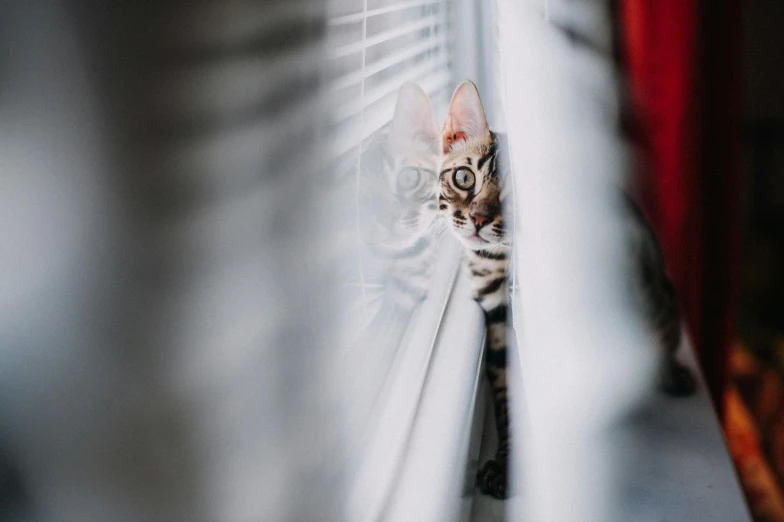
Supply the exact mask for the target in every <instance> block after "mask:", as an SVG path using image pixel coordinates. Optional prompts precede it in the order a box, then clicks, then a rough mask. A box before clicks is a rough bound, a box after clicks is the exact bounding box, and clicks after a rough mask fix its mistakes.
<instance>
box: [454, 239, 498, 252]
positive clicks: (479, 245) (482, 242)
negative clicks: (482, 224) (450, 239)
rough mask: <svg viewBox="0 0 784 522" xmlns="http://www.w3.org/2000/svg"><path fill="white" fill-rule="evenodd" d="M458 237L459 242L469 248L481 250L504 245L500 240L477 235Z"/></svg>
mask: <svg viewBox="0 0 784 522" xmlns="http://www.w3.org/2000/svg"><path fill="white" fill-rule="evenodd" d="M458 239H459V240H460V242H461V243H463V244H464V245H465V246H466V247H468V248H470V249H471V250H483V249H486V248H496V247H501V246H504V244H503V243H501V242H500V241H492V240H491V241H488V240H486V239H484V238H481V237H477V236H469V237H464V236H458Z"/></svg>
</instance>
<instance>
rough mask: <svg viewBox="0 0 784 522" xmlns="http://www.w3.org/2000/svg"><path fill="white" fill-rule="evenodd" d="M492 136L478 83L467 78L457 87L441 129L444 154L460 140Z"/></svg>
mask: <svg viewBox="0 0 784 522" xmlns="http://www.w3.org/2000/svg"><path fill="white" fill-rule="evenodd" d="M489 136H490V127H488V125H487V118H485V109H484V107H483V106H482V100H481V99H480V98H479V91H478V90H477V88H476V85H474V84H473V82H471V81H470V80H465V81H464V82H462V83H461V84H460V85H458V86H457V89H455V93H454V94H453V95H452V101H451V102H450V103H449V112H448V113H447V116H446V123H444V129H443V130H442V131H441V144H442V147H443V150H444V154H446V153H448V152H450V151H451V150H452V149H453V148H454V147H455V145H457V144H458V143H460V142H465V141H469V140H473V139H476V138H485V137H489Z"/></svg>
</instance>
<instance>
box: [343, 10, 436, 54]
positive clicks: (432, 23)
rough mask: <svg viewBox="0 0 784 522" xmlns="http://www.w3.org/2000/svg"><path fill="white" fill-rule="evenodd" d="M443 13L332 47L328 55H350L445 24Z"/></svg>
mask: <svg viewBox="0 0 784 522" xmlns="http://www.w3.org/2000/svg"><path fill="white" fill-rule="evenodd" d="M443 19H444V16H443V15H431V16H426V17H425V18H422V19H421V20H417V21H416V22H413V23H409V24H406V25H404V26H402V27H397V28H395V29H390V30H388V31H384V32H382V33H379V34H377V35H375V36H372V37H370V38H366V39H365V40H364V41H359V42H353V43H350V44H346V45H341V46H339V47H336V48H335V49H332V50H331V51H330V52H329V53H328V56H329V58H330V59H333V60H334V59H336V58H341V57H343V56H348V55H351V54H354V53H358V52H361V51H363V50H365V49H367V48H368V47H372V46H374V45H378V44H380V43H383V42H388V41H389V40H392V39H394V38H397V37H399V36H403V35H406V34H409V33H413V32H414V31H419V30H421V29H427V28H428V27H436V26H443V23H442V22H443Z"/></svg>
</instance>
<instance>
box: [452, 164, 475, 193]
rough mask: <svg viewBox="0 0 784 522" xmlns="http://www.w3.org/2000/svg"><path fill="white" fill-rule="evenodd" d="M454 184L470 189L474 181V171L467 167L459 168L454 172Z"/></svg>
mask: <svg viewBox="0 0 784 522" xmlns="http://www.w3.org/2000/svg"><path fill="white" fill-rule="evenodd" d="M454 181H455V186H456V187H457V188H459V189H463V190H470V189H471V188H472V187H473V186H474V182H475V181H476V179H475V177H474V173H473V172H471V170H470V169H467V168H459V169H457V170H456V171H455V174H454Z"/></svg>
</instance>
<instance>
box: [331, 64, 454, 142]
mask: <svg viewBox="0 0 784 522" xmlns="http://www.w3.org/2000/svg"><path fill="white" fill-rule="evenodd" d="M449 80H450V74H449V71H448V70H440V71H436V72H434V73H433V74H432V75H429V76H427V77H425V78H421V79H420V81H419V85H420V86H421V87H422V89H424V91H425V92H426V93H427V94H428V96H433V95H434V94H437V93H438V92H439V91H441V90H443V89H445V88H446V87H448V85H449ZM395 92H396V89H395V90H393V91H392V92H391V93H390V94H394V93H395ZM383 100H384V98H381V99H380V100H378V101H377V102H376V103H375V104H374V105H373V106H369V105H368V106H366V107H365V108H364V113H363V121H362V132H361V133H360V132H359V129H351V130H350V131H347V132H339V133H337V134H336V135H335V136H334V138H333V139H332V140H331V141H332V146H331V149H332V151H333V154H334V155H335V156H340V155H343V154H345V153H346V152H348V151H349V150H351V149H352V148H354V147H356V146H358V145H359V143H360V140H362V141H365V140H367V139H369V138H370V137H371V136H373V135H374V134H375V133H376V132H378V131H380V130H381V129H383V128H384V126H385V125H386V124H387V123H389V122H390V120H391V119H392V115H393V113H394V111H395V102H396V101H397V100H396V98H395V96H388V95H387V100H385V101H383Z"/></svg>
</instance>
